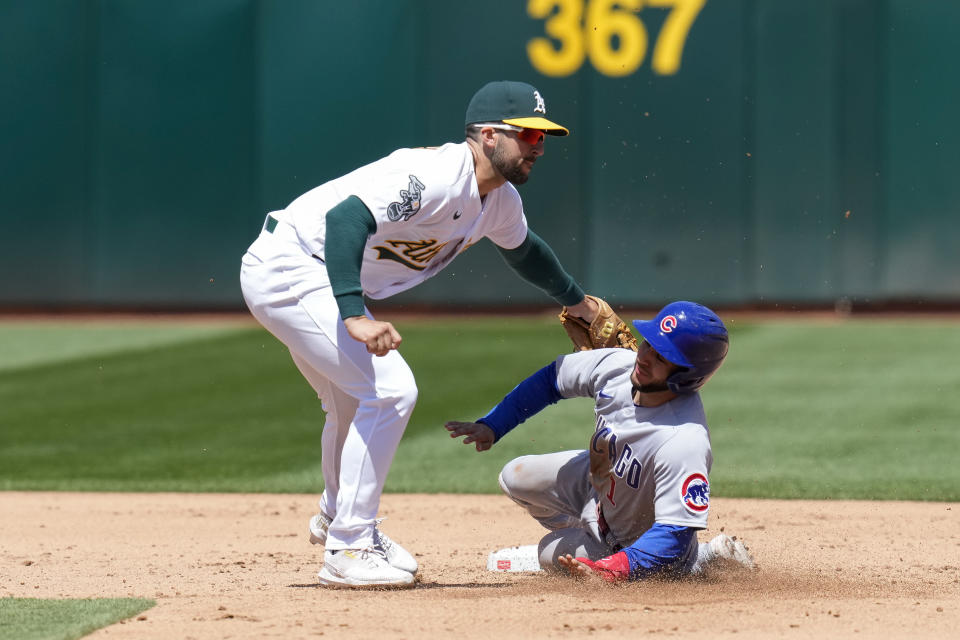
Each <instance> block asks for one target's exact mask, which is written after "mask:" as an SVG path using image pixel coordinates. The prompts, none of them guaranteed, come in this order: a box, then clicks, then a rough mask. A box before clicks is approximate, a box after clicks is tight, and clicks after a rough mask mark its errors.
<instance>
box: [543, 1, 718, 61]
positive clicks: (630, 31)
mask: <svg viewBox="0 0 960 640" xmlns="http://www.w3.org/2000/svg"><path fill="white" fill-rule="evenodd" d="M706 1H707V0H528V2H527V15H529V16H530V17H531V18H534V19H536V20H545V22H544V33H546V35H548V36H549V37H550V38H552V39H553V40H551V39H550V38H534V39H533V40H531V41H530V42H528V43H527V56H529V58H530V63H531V64H532V65H533V67H534V68H535V69H536V70H537V71H539V72H540V73H542V74H544V75H547V76H568V75H570V74H572V73H575V72H576V71H577V70H578V69H579V68H580V67H581V65H583V61H584V58H586V57H588V56H589V58H590V62H591V63H592V64H593V66H594V68H595V69H596V70H597V71H599V72H600V73H602V74H604V75H606V76H616V77H620V76H627V75H630V74H631V73H633V72H634V71H636V70H637V69H639V68H640V65H642V64H643V61H644V58H646V55H647V47H648V44H649V40H650V38H649V36H648V35H647V27H646V26H645V25H644V24H643V21H642V20H640V17H639V16H638V15H637V14H638V13H639V12H640V10H641V9H642V8H643V7H644V5H645V6H647V7H653V8H657V9H669V10H670V13H669V14H668V15H667V17H666V19H665V20H664V22H663V27H661V29H660V33H659V35H658V36H657V39H656V43H655V44H654V47H653V58H652V60H651V62H650V66H651V68H652V69H653V71H654V73H657V74H659V75H662V76H667V75H673V74H675V73H676V72H677V71H679V70H680V58H681V57H682V55H683V45H684V44H685V43H686V41H687V34H688V33H689V32H690V27H691V26H692V25H693V21H694V20H696V18H697V14H699V13H700V9H702V8H703V5H704V4H705V3H706ZM554 9H556V11H554ZM614 38H616V40H614ZM614 42H616V43H617V46H616V48H614ZM555 43H556V44H555Z"/></svg>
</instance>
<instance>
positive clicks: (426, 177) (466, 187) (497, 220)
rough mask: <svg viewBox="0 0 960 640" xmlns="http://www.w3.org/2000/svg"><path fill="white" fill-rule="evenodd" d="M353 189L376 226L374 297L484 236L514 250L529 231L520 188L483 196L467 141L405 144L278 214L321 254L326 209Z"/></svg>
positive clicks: (411, 281) (368, 287)
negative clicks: (433, 145)
mask: <svg viewBox="0 0 960 640" xmlns="http://www.w3.org/2000/svg"><path fill="white" fill-rule="evenodd" d="M351 195H354V196H357V197H358V198H360V200H362V201H363V203H364V204H365V205H366V206H367V208H368V209H369V210H370V212H371V213H372V214H373V217H374V219H375V220H376V224H377V230H376V232H375V233H374V234H373V235H372V236H370V237H369V238H368V239H367V244H366V247H365V248H364V252H363V262H362V265H361V268H360V282H361V286H362V287H363V293H364V294H366V295H367V296H369V297H370V298H375V299H381V298H386V297H389V296H391V295H394V294H396V293H399V292H401V291H405V290H407V289H409V288H411V287H413V286H416V285H417V284H419V283H421V282H423V281H424V280H426V279H427V278H429V277H431V276H433V275H435V274H436V273H438V272H439V271H440V270H441V269H442V268H443V267H445V266H446V265H447V264H449V263H450V262H451V261H452V260H453V259H454V258H455V257H456V256H457V255H458V254H459V253H461V252H463V251H464V250H465V249H467V248H468V247H469V246H470V245H472V244H474V243H476V242H478V241H479V240H480V239H481V238H484V237H486V238H490V240H492V241H493V242H494V243H495V244H497V245H499V246H501V247H503V248H505V249H514V248H516V247H518V246H520V244H521V243H522V242H523V241H524V239H525V238H526V237H527V220H526V217H525V216H524V214H523V205H522V203H521V201H520V194H519V193H517V190H516V188H515V187H514V186H513V185H512V184H510V183H506V184H504V185H503V186H501V187H499V188H497V189H494V190H493V191H491V192H490V193H488V194H487V195H486V197H485V198H484V199H483V200H482V201H481V199H480V193H479V191H478V189H477V181H476V177H475V173H474V164H473V154H472V153H471V151H470V147H469V146H468V144H467V143H466V142H462V143H459V144H454V143H449V144H445V145H443V146H442V147H437V148H423V149H400V150H398V151H395V152H394V153H391V154H390V155H389V156H387V157H386V158H383V159H382V160H378V161H376V162H373V163H371V164H368V165H366V166H363V167H360V168H359V169H357V170H355V171H353V172H351V173H348V174H347V175H345V176H343V177H341V178H337V179H335V180H331V181H330V182H327V183H326V184H323V185H321V186H319V187H316V188H315V189H312V190H310V191H308V192H307V193H305V194H304V195H302V196H300V197H299V198H297V199H296V200H294V201H293V202H292V203H290V205H289V206H288V207H287V208H286V209H285V210H284V212H277V213H276V214H275V215H276V217H278V218H281V219H283V220H285V221H287V222H289V223H290V224H292V225H293V226H294V227H295V228H296V231H297V235H298V236H299V237H300V241H301V244H302V245H303V246H304V247H305V248H306V249H307V250H308V251H309V252H310V253H312V254H313V255H315V256H317V257H319V258H320V259H323V258H324V243H325V237H326V214H327V212H328V211H329V210H330V209H332V208H333V207H334V206H336V205H337V204H339V203H340V202H342V201H343V200H345V199H346V198H347V197H349V196H351Z"/></svg>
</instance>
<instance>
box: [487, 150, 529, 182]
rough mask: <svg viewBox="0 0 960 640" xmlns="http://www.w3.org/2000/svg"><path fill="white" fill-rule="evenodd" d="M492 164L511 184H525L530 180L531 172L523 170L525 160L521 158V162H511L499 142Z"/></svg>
mask: <svg viewBox="0 0 960 640" xmlns="http://www.w3.org/2000/svg"><path fill="white" fill-rule="evenodd" d="M490 162H491V163H492V164H493V168H494V169H496V170H497V172H498V173H499V174H500V175H502V176H503V177H504V178H505V179H506V180H507V182H509V183H510V184H523V183H525V182H526V181H527V179H529V178H530V172H529V171H526V172H525V171H524V168H523V162H524V159H523V158H521V159H520V161H519V162H516V161H510V159H509V157H508V156H507V153H506V152H505V151H504V149H503V145H502V144H500V141H499V140H497V145H496V146H495V147H494V148H493V154H491V156H490Z"/></svg>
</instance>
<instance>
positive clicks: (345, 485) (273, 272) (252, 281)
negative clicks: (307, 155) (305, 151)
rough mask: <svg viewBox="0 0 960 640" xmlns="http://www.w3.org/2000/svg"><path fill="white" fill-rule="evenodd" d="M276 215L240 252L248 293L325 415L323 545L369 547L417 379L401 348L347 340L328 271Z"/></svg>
mask: <svg viewBox="0 0 960 640" xmlns="http://www.w3.org/2000/svg"><path fill="white" fill-rule="evenodd" d="M272 215H273V216H274V217H275V218H279V219H280V222H279V224H277V225H276V227H275V228H274V229H273V232H272V233H271V232H269V231H267V230H264V231H263V232H262V233H261V234H260V236H259V237H258V238H257V240H255V241H254V243H253V244H252V245H251V246H250V248H249V249H248V251H247V253H246V254H245V255H244V256H243V260H242V267H241V271H240V285H241V289H242V291H243V297H244V300H245V301H246V303H247V306H248V307H249V308H250V311H251V313H253V316H254V317H255V318H256V319H257V320H258V321H259V322H260V324H262V325H263V326H264V327H265V328H266V329H267V330H268V331H270V333H272V334H273V335H274V336H276V337H277V338H278V339H279V340H280V341H281V342H282V343H283V344H285V345H286V346H287V348H288V349H289V350H290V355H291V356H292V357H293V361H294V363H296V365H297V368H298V369H299V370H300V372H301V373H302V374H303V377H304V378H306V379H307V381H308V382H309V383H310V386H312V387H313V389H314V390H315V391H316V392H317V396H318V397H319V398H320V400H321V401H322V403H323V409H324V411H326V414H327V415H326V421H325V423H324V425H323V436H322V439H321V447H322V469H323V481H324V491H323V496H322V497H321V499H320V508H321V510H322V511H323V512H324V513H325V514H326V515H328V516H329V517H331V518H332V522H331V524H330V528H329V530H328V533H327V542H326V548H327V549H331V550H336V549H358V548H364V547H369V546H372V545H373V529H374V524H375V519H376V516H377V510H378V509H379V506H380V495H381V493H382V492H383V485H384V481H385V480H386V477H387V472H388V471H389V470H390V465H391V463H392V462H393V456H394V454H395V453H396V450H397V446H398V445H399V443H400V438H401V436H402V435H403V431H404V429H405V428H406V426H407V421H408V420H409V419H410V414H411V413H412V412H413V407H414V404H415V403H416V400H417V386H416V381H415V380H414V378H413V373H412V372H411V371H410V367H409V366H408V365H407V363H406V362H405V361H404V360H403V358H402V357H401V356H400V354H399V353H398V352H397V351H390V352H389V353H388V354H387V355H386V356H383V357H376V356H374V355H372V354H370V353H367V349H366V346H365V345H364V344H362V343H360V342H357V341H356V340H354V339H353V338H351V337H350V335H349V334H348V333H347V330H346V327H344V325H343V321H342V320H341V318H340V312H339V309H338V308H337V302H336V299H335V298H334V297H333V292H332V290H331V287H330V281H329V278H328V276H327V271H326V268H325V267H324V265H323V264H322V263H321V262H320V260H318V259H316V258H313V257H312V256H311V255H310V254H309V252H308V251H307V250H306V249H305V248H304V247H302V246H301V244H300V240H299V238H298V237H297V234H296V231H295V229H294V228H293V227H292V226H290V225H288V224H287V223H286V222H284V221H283V220H282V214H277V213H274V214H272ZM367 315H370V314H369V311H368V312H367Z"/></svg>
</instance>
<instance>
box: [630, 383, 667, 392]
mask: <svg viewBox="0 0 960 640" xmlns="http://www.w3.org/2000/svg"><path fill="white" fill-rule="evenodd" d="M633 390H634V391H639V392H641V393H656V392H658V391H669V390H670V387H668V386H667V382H666V381H663V382H654V383H653V384H640V385H637V384H635V385H633Z"/></svg>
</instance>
